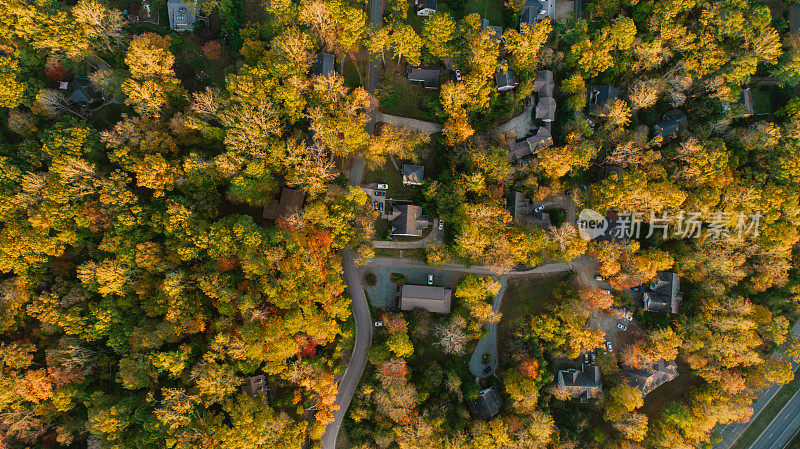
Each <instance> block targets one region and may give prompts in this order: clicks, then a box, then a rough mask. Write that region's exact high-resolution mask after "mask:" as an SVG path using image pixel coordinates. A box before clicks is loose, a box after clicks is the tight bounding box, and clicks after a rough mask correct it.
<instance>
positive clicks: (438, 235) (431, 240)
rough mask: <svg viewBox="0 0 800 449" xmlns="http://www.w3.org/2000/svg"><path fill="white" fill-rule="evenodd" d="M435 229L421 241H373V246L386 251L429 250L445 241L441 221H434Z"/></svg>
mask: <svg viewBox="0 0 800 449" xmlns="http://www.w3.org/2000/svg"><path fill="white" fill-rule="evenodd" d="M432 226H433V229H432V230H431V232H430V233H429V234H428V235H427V236H425V238H422V239H420V240H414V241H413V242H395V241H393V240H391V241H387V240H373V241H372V246H373V247H375V248H386V249H414V248H427V247H428V245H435V244H437V243H442V242H443V241H444V230H441V231H440V230H439V220H438V219H435V220H433V225H432Z"/></svg>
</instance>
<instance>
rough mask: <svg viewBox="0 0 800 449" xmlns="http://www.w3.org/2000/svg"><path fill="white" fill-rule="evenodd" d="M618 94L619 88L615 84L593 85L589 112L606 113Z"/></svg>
mask: <svg viewBox="0 0 800 449" xmlns="http://www.w3.org/2000/svg"><path fill="white" fill-rule="evenodd" d="M618 96H619V90H618V89H617V88H616V87H614V86H609V85H608V84H602V85H599V86H592V89H591V90H590V91H589V114H591V115H605V114H606V113H608V109H609V108H610V107H611V105H612V104H613V103H614V101H616V99H617V97H618Z"/></svg>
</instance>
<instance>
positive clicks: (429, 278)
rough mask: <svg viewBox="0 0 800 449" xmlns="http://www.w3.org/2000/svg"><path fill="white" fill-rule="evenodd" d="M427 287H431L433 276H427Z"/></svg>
mask: <svg viewBox="0 0 800 449" xmlns="http://www.w3.org/2000/svg"><path fill="white" fill-rule="evenodd" d="M428 285H433V274H428Z"/></svg>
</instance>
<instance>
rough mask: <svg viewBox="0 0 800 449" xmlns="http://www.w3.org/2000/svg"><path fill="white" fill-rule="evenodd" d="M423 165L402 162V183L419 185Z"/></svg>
mask: <svg viewBox="0 0 800 449" xmlns="http://www.w3.org/2000/svg"><path fill="white" fill-rule="evenodd" d="M424 172H425V167H423V166H422V165H411V164H403V171H402V172H401V173H402V174H403V185H407V186H421V185H422V177H423V173H424Z"/></svg>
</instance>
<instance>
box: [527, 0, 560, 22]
mask: <svg viewBox="0 0 800 449" xmlns="http://www.w3.org/2000/svg"><path fill="white" fill-rule="evenodd" d="M555 14H556V2H555V0H525V3H524V4H523V5H522V15H521V16H520V20H519V23H520V25H521V24H523V23H525V24H527V25H528V26H533V24H534V23H536V22H540V21H542V20H544V19H545V18H551V19H552V18H553V16H555Z"/></svg>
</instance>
